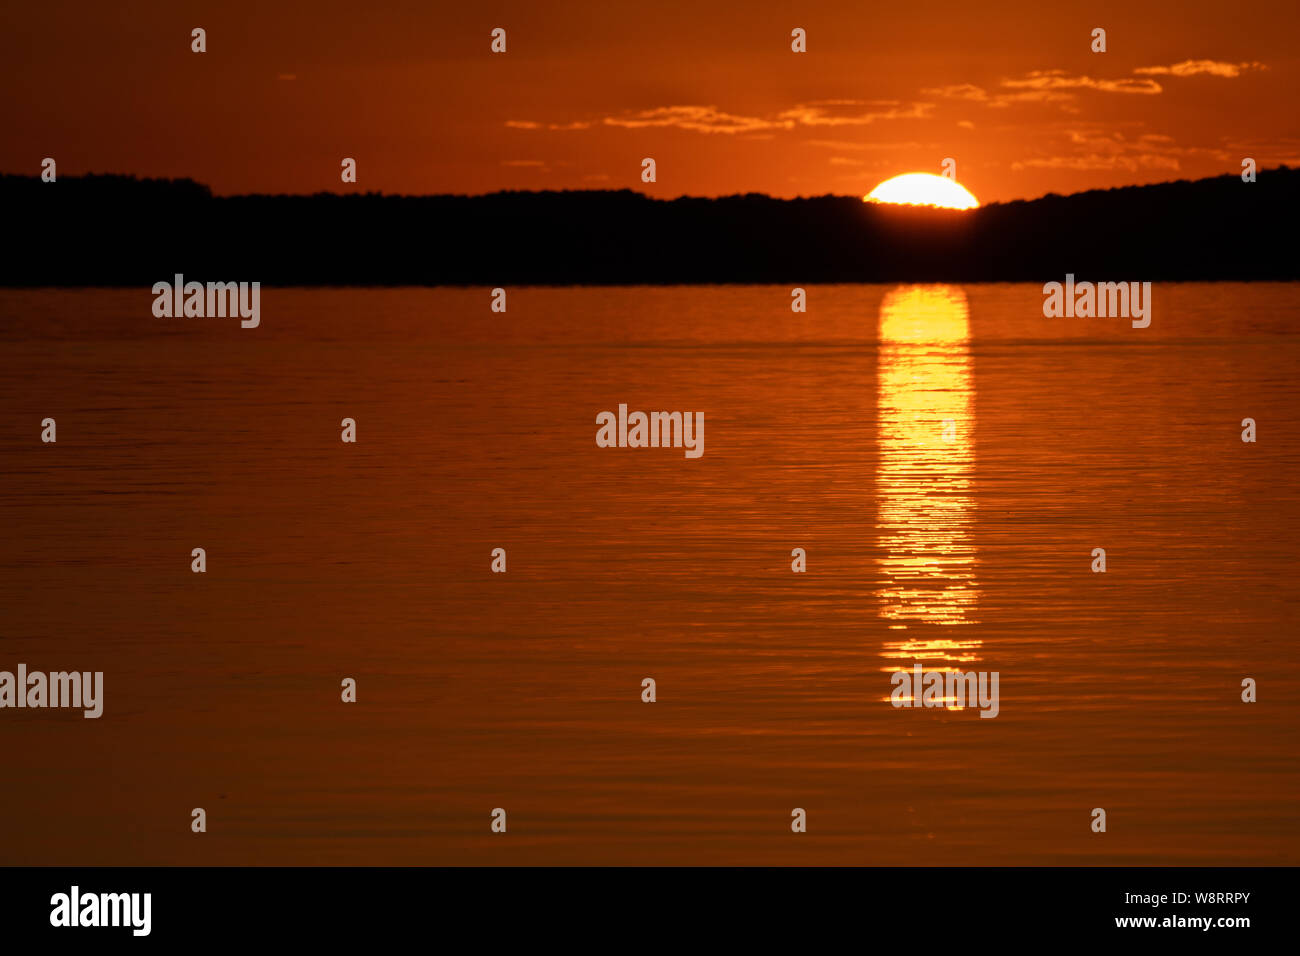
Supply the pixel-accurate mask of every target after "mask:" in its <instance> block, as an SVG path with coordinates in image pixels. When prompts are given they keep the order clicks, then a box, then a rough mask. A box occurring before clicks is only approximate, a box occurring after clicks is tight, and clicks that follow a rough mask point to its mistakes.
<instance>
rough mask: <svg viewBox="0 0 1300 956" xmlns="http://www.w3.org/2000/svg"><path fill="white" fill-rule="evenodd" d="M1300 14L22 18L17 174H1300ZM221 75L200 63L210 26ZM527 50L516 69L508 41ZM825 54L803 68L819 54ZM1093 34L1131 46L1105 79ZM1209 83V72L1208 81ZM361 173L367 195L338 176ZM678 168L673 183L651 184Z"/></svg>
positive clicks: (493, 8) (1172, 1)
mask: <svg viewBox="0 0 1300 956" xmlns="http://www.w3.org/2000/svg"><path fill="white" fill-rule="evenodd" d="M1298 11H1300V8H1298V7H1297V5H1296V4H1295V2H1294V0H1263V2H1259V3H1253V4H1249V5H1237V4H1228V3H1222V2H1213V3H1211V2H1205V0H1192V2H1187V0H1160V2H1140V0H1138V2H1121V3H1111V2H1096V0H1090V2H1067V3H1045V2H1042V0H1002V2H998V3H992V4H987V5H986V4H974V3H970V4H958V3H949V2H942V0H940V2H926V3H903V4H868V3H863V2H829V0H827V2H774V0H745V2H739V0H729V2H726V3H713V2H708V0H691V2H681V0H656V2H649V0H647V2H643V3H635V4H633V3H626V2H621V0H620V2H613V0H609V2H603V3H598V2H593V0H582V2H577V0H550V2H544V0H533V2H531V3H523V2H520V3H499V2H498V3H492V2H488V3H479V2H474V0H465V2H459V3H452V2H437V0H435V2H430V0H421V2H414V0H411V2H408V0H402V2H382V0H381V2H376V3H344V2H337V0H312V2H292V3H290V2H277V0H258V2H248V0H219V2H215V0H214V2H185V0H135V2H130V0H126V2H122V3H115V4H104V3H90V2H81V3H68V2H57V0H41V2H37V3H22V4H19V3H10V4H5V5H4V8H3V11H0V75H3V76H4V79H5V82H4V87H3V90H4V91H3V94H2V95H0V129H3V130H4V135H3V136H0V171H4V172H24V173H31V174H35V173H39V171H40V163H41V160H42V158H44V157H46V156H52V157H54V158H55V159H56V160H57V162H58V171H59V173H60V174H61V175H71V174H79V173H84V172H88V171H93V172H124V173H135V174H137V175H145V176H190V177H193V178H195V179H198V180H200V181H202V182H205V183H207V184H209V185H211V186H212V187H213V189H214V190H216V191H217V192H219V193H237V192H250V191H259V192H315V191H318V190H331V191H352V190H361V191H367V190H379V191H383V192H404V193H432V192H470V193H478V192H488V191H492V190H496V189H548V188H549V189H566V188H567V189H574V188H623V187H630V188H634V189H638V190H643V191H645V192H648V193H650V194H652V195H660V196H678V195H683V194H690V195H719V194H729V193H736V192H764V193H769V194H771V195H775V196H798V195H805V196H806V195H820V194H824V193H839V194H859V195H860V194H864V193H866V192H867V191H869V190H870V189H871V188H872V187H873V186H874V185H875V184H876V183H878V182H879V181H881V180H882V179H885V178H888V177H890V176H893V175H895V174H898V173H902V172H909V171H918V170H919V171H927V172H935V173H938V172H940V163H941V162H942V160H943V159H944V158H945V157H953V158H954V159H956V161H957V178H958V180H960V181H961V182H962V183H963V184H965V185H966V186H967V187H968V188H969V189H970V190H971V191H972V192H974V193H975V195H976V196H977V197H979V199H980V200H981V201H985V202H987V201H991V200H1007V199H1015V198H1031V197H1034V196H1039V195H1042V194H1043V193H1046V192H1061V193H1068V192H1076V191H1078V190H1081V189H1087V188H1093V187H1105V186H1116V185H1125V184H1130V183H1145V182H1158V181H1162V180H1167V179H1177V178H1197V177H1201V176H1208V175H1215V174H1218V173H1222V172H1239V171H1240V168H1241V159H1242V157H1244V156H1253V157H1254V158H1255V159H1256V161H1257V162H1258V164H1259V166H1260V167H1261V168H1265V167H1269V166H1275V165H1277V164H1279V163H1288V164H1292V165H1295V164H1300V120H1297V117H1298V116H1300V110H1297V108H1296V103H1297V99H1298V98H1300V97H1298V94H1300V56H1298V55H1297V50H1298V49H1300V40H1297V31H1298V30H1300V12H1298ZM196 26H201V27H204V28H205V29H206V30H207V33H208V52H207V53H204V54H195V53H191V52H190V30H191V29H192V28H193V27H196ZM497 26H500V27H504V28H505V29H506V30H507V37H508V44H507V47H508V48H507V52H506V53H505V54H503V55H494V54H492V53H490V52H489V43H490V37H489V34H490V32H491V30H492V28H493V27H497ZM794 27H802V28H804V29H805V30H806V31H807V34H808V52H807V53H805V54H795V53H792V52H791V51H790V31H791V30H792V29H793V28H794ZM1094 27H1104V28H1105V29H1106V31H1107V46H1108V50H1107V52H1106V53H1104V54H1097V53H1092V52H1091V51H1090V49H1089V46H1090V42H1091V40H1090V33H1091V31H1092V29H1093V28H1094ZM1180 64H1181V66H1180ZM345 156H351V157H355V158H356V160H357V162H358V183H357V184H356V185H355V186H352V185H347V184H344V183H342V182H341V181H340V179H339V163H340V160H341V159H342V158H343V157H345ZM646 156H651V157H654V158H655V160H656V162H657V164H658V182H657V183H654V184H649V185H647V184H643V183H642V182H641V180H640V169H641V159H642V158H643V157H646Z"/></svg>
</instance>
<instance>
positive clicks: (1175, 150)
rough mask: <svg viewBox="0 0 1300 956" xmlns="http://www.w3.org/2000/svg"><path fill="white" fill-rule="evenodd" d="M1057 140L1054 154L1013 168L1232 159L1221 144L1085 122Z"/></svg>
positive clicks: (1160, 165) (1169, 165)
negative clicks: (1192, 143) (1183, 140)
mask: <svg viewBox="0 0 1300 956" xmlns="http://www.w3.org/2000/svg"><path fill="white" fill-rule="evenodd" d="M1053 138H1054V139H1056V140H1057V142H1056V144H1055V148H1054V149H1053V155H1048V156H1035V157H1030V158H1028V159H1022V160H1017V161H1016V162H1013V163H1012V164H1011V168H1012V169H1013V170H1021V169H1073V170H1126V171H1128V172H1137V171H1138V170H1141V169H1162V170H1171V171H1175V172H1176V171H1178V170H1180V169H1181V168H1182V160H1184V159H1205V158H1208V159H1213V160H1215V161H1218V162H1228V161H1229V160H1230V159H1231V157H1230V155H1229V153H1228V151H1227V150H1225V149H1223V148H1221V147H1208V146H1179V145H1178V143H1177V141H1176V140H1175V139H1174V138H1173V137H1172V136H1166V135H1164V134H1163V133H1143V134H1141V135H1139V136H1136V137H1132V138H1130V137H1128V136H1125V135H1124V134H1123V133H1120V132H1114V131H1112V130H1109V129H1106V128H1104V127H1100V126H1091V127H1090V126H1086V125H1085V126H1083V127H1081V128H1078V129H1071V130H1066V131H1065V135H1064V137H1061V136H1060V135H1059V134H1054V137H1053Z"/></svg>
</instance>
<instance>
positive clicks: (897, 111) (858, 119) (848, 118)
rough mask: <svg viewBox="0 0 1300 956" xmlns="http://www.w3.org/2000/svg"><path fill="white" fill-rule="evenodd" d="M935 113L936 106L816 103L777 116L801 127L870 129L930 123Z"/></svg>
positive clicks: (891, 102)
mask: <svg viewBox="0 0 1300 956" xmlns="http://www.w3.org/2000/svg"><path fill="white" fill-rule="evenodd" d="M933 109H934V104H933V103H912V104H910V105H908V106H904V105H902V104H901V103H899V102H898V101H897V100H817V101H814V102H812V103H806V104H800V105H799V106H796V107H794V108H793V109H788V110H783V111H782V112H781V113H780V114H778V115H779V116H780V118H781V119H784V120H792V121H794V122H796V123H798V124H799V125H800V126H869V125H870V124H872V123H874V122H875V121H876V120H893V119H927V118H929V115H930V111H931V110H933Z"/></svg>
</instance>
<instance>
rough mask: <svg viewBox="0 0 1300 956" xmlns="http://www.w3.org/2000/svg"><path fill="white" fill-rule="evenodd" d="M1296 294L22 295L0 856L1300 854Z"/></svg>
mask: <svg viewBox="0 0 1300 956" xmlns="http://www.w3.org/2000/svg"><path fill="white" fill-rule="evenodd" d="M1298 292H1300V289H1297V287H1296V286H1295V285H1285V284H1277V285H1270V284H1257V285H1234V284H1201V285H1196V284H1190V285H1157V286H1156V288H1155V297H1154V316H1153V321H1152V324H1151V327H1150V328H1148V329H1133V328H1131V327H1130V326H1129V323H1128V321H1127V320H1124V319H1046V318H1044V317H1043V316H1042V312H1041V306H1042V293H1041V288H1040V287H1039V286H1027V285H985V286H966V287H955V286H938V287H936V286H931V287H922V288H901V287H900V288H893V287H886V286H822V287H811V288H810V289H809V312H808V313H807V314H803V315H800V314H792V313H791V312H790V311H789V301H790V292H789V289H788V288H786V287H774V286H767V287H727V288H721V287H711V288H701V287H678V288H608V289H606V288H602V289H512V290H510V292H509V311H508V312H507V313H505V314H494V313H491V312H490V311H489V309H488V303H489V292H488V290H486V289H469V290H446V289H444V290H429V289H396V290H304V289H290V290H284V289H270V290H264V292H263V296H262V303H261V313H262V324H261V327H260V328H258V329H255V330H243V329H240V328H239V325H238V322H237V321H235V320H228V319H185V320H180V319H174V320H167V319H155V318H154V317H153V315H152V313H151V310H150V305H151V302H152V297H151V296H150V295H149V293H148V290H127V291H122V290H111V291H106V290H88V291H49V290H47V291H27V292H14V291H6V292H0V448H3V464H2V465H0V468H2V473H0V527H2V528H3V529H4V530H3V538H2V539H0V670H9V671H13V670H15V669H16V667H17V665H18V663H19V662H22V663H26V664H27V665H28V667H29V668H30V669H33V670H47V671H48V670H63V669H76V670H102V671H104V672H105V678H104V680H105V685H106V701H105V712H104V716H103V717H102V718H101V719H99V720H85V719H83V718H82V716H81V714H80V712H79V711H78V712H70V711H54V710H44V711H42V710H13V709H5V710H0V765H2V766H3V781H4V785H3V788H2V789H0V863H9V864H11V863H69V864H71V863H80V864H129V863H140V864H157V863H169V864H170V863H175V864H200V863H376V864H377V863H399V864H423V863H434V864H436V863H457V864H479V863H837V864H850V863H863V864H985V863H988V864H995V863H997V864H1004V863H1026V864H1051V863H1098V864H1101V863H1121V864H1123V863H1144V864H1164V863H1170V864H1173V863H1179V864H1191V863H1204V864H1210V863H1225V864H1231V863H1288V864H1295V863H1300V835H1298V833H1297V825H1296V822H1295V819H1296V818H1295V806H1296V801H1297V798H1300V767H1298V765H1297V745H1298V744H1300V732H1298V730H1297V728H1298V726H1300V701H1298V699H1297V692H1296V689H1297V684H1298V682H1300V653H1298V652H1297V650H1296V633H1295V622H1296V616H1297V615H1296V612H1297V596H1298V593H1297V585H1296V571H1297V565H1298V562H1297V554H1298V549H1300V544H1297V542H1298V541H1300V504H1298V503H1297V499H1296V492H1295V477H1296V474H1297V464H1298V463H1300V410H1298V409H1300V402H1298V399H1300V385H1298V384H1297V379H1296V372H1297V369H1298V368H1300V362H1298V361H1297V360H1298V359H1300V348H1298V346H1297V343H1298V341H1300V339H1298V337H1297V333H1296V322H1297V318H1300V315H1298V309H1297V304H1296V303H1297V294H1298ZM620 402H625V403H627V404H628V405H629V407H630V408H631V409H633V410H636V409H641V410H646V411H652V410H680V411H703V412H704V413H705V421H706V426H705V443H704V449H705V450H704V454H703V456H702V457H700V458H699V459H694V460H692V459H687V458H686V457H684V455H683V453H682V451H681V450H680V449H676V450H675V449H651V448H645V449H634V448H622V449H618V448H614V449H610V448H606V449H602V448H597V447H596V444H595V440H594V439H595V434H596V425H595V417H596V414H597V413H598V412H600V411H604V410H615V411H616V410H617V407H618V404H619V403H620ZM46 417H52V418H55V419H56V420H57V429H58V442H57V444H42V443H41V441H40V430H41V428H40V422H41V420H42V419H43V418H46ZM345 417H351V418H354V419H355V420H356V422H357V431H358V442H357V444H355V445H349V444H343V443H342V442H341V441H340V427H339V426H340V420H341V419H343V418H345ZM1246 417H1251V418H1254V419H1255V420H1256V422H1257V423H1258V441H1257V442H1256V443H1254V444H1246V443H1243V442H1242V441H1241V438H1240V435H1241V424H1240V423H1241V420H1242V419H1243V418H1246ZM195 547H203V548H205V549H206V551H207V561H208V570H207V573H206V574H203V575H198V574H193V573H191V571H190V561H191V558H190V552H191V549H192V548H195ZM496 547H502V548H505V549H506V551H507V555H508V571H507V573H505V574H492V573H490V571H489V564H490V561H491V557H490V553H491V551H492V549H493V548H496ZM796 547H800V548H804V549H806V551H807V562H808V571H807V573H805V574H793V573H791V570H790V563H791V557H790V553H791V549H793V548H796ZM1097 547H1101V548H1105V549H1106V555H1107V568H1108V569H1107V572H1106V573H1105V574H1094V573H1092V571H1091V570H1090V565H1091V563H1092V556H1091V552H1092V550H1093V549H1094V548H1097ZM913 661H922V662H924V663H926V664H927V665H931V666H960V667H961V668H962V669H964V670H977V671H978V670H985V671H998V672H999V674H1000V713H999V716H998V717H997V718H996V719H980V718H979V717H978V716H977V712H976V711H974V710H970V709H967V710H964V711H956V710H951V711H950V710H945V709H895V708H893V707H892V706H891V705H890V703H889V702H888V697H889V693H890V689H891V687H890V672H891V671H892V670H894V669H895V668H899V667H904V668H909V669H910V667H911V665H912V663H913ZM344 677H354V678H355V679H356V680H357V682H358V697H359V700H358V702H357V703H356V704H355V705H345V704H343V703H341V702H340V700H339V684H340V681H341V680H342V679H343V678H344ZM644 677H653V678H654V679H655V680H656V681H657V694H658V700H657V702H656V703H654V704H653V705H651V704H644V703H642V702H641V699H640V695H641V681H642V679H643V678H644ZM1244 677H1252V678H1254V679H1255V680H1256V681H1258V685H1259V689H1258V694H1259V702H1258V703H1255V704H1245V703H1242V702H1241V700H1240V693H1241V681H1242V678H1244ZM194 807H203V808H205V809H206V811H207V814H208V832H207V833H205V834H201V835H200V834H194V833H191V832H190V810H191V808H194ZM496 807H502V808H505V809H506V811H507V813H508V832H507V833H506V834H504V835H502V834H493V833H491V832H489V823H490V814H491V812H492V810H493V808H496ZM795 807H801V808H804V809H806V810H807V813H808V832H807V833H806V834H802V835H796V834H792V833H791V832H790V819H791V817H790V814H791V810H792V809H793V808H795ZM1094 807H1103V808H1105V809H1106V811H1107V814H1108V820H1107V832H1106V833H1104V834H1098V833H1093V832H1091V830H1090V826H1089V824H1090V822H1091V811H1092V809H1093V808H1094Z"/></svg>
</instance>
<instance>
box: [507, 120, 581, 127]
mask: <svg viewBox="0 0 1300 956" xmlns="http://www.w3.org/2000/svg"><path fill="white" fill-rule="evenodd" d="M590 125H591V124H590V123H584V122H581V121H579V122H576V123H534V122H533V121H532V120H506V126H508V127H510V128H511V129H586V128H587V127H589V126H590Z"/></svg>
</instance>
